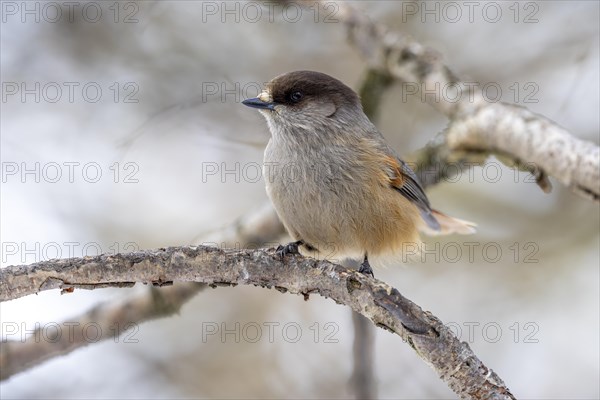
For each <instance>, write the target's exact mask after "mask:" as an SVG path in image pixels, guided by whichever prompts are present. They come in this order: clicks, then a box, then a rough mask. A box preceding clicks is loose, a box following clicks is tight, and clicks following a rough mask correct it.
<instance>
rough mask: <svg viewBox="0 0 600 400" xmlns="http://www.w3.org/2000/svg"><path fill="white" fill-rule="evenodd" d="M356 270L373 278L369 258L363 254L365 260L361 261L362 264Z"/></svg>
mask: <svg viewBox="0 0 600 400" xmlns="http://www.w3.org/2000/svg"><path fill="white" fill-rule="evenodd" d="M358 272H360V273H361V274H364V275H367V276H369V275H370V276H371V278H375V275H373V268H371V264H369V259H367V257H366V256H365V260H364V261H363V262H362V264H360V268H359V269H358Z"/></svg>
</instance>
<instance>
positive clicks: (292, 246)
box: [275, 240, 304, 258]
mask: <svg viewBox="0 0 600 400" xmlns="http://www.w3.org/2000/svg"><path fill="white" fill-rule="evenodd" d="M303 244H304V241H302V240H298V241H295V242H290V243H288V244H286V245H285V246H284V245H279V246H278V247H277V250H275V251H276V252H277V254H278V255H279V257H281V258H283V257H285V256H286V255H287V254H300V252H299V251H298V246H301V245H303Z"/></svg>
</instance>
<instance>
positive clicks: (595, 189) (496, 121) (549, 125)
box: [337, 2, 600, 201]
mask: <svg viewBox="0 0 600 400" xmlns="http://www.w3.org/2000/svg"><path fill="white" fill-rule="evenodd" d="M337 4H338V7H339V10H340V13H339V18H340V19H341V21H342V22H343V23H344V24H345V25H346V27H347V30H348V37H349V40H350V42H351V44H352V45H353V46H354V47H355V48H356V50H357V51H358V52H359V53H360V54H361V56H362V57H363V58H364V59H365V60H366V62H367V63H368V64H369V66H370V67H371V68H372V69H376V70H379V71H381V74H383V75H385V76H390V77H393V78H395V79H397V80H400V81H402V82H405V83H410V84H411V85H414V86H416V87H417V88H419V89H422V88H424V87H425V88H427V89H428V90H432V89H433V88H438V87H444V88H448V87H452V88H454V89H455V90H456V91H457V95H456V96H453V98H452V99H447V98H445V96H435V97H434V96H429V97H427V96H426V98H425V99H426V100H428V101H429V104H430V105H431V106H432V107H434V108H435V109H437V110H438V111H440V112H441V113H443V114H444V115H446V116H447V117H448V118H449V119H450V126H449V127H448V129H447V130H446V132H445V135H443V136H442V146H438V147H436V149H438V150H441V151H442V152H444V151H446V150H450V151H455V150H461V151H463V152H464V151H467V152H474V153H475V155H476V156H477V155H481V153H482V152H485V153H500V154H501V155H502V156H504V157H506V156H508V157H510V158H512V163H513V164H517V165H530V166H532V167H531V168H527V169H530V170H533V172H534V173H535V174H536V178H537V179H538V182H539V183H540V186H541V187H542V189H544V190H549V188H550V186H549V185H548V183H547V181H546V179H545V176H546V175H550V176H553V177H555V178H556V179H557V180H558V181H559V182H561V183H562V184H564V185H565V186H567V187H570V188H571V189H572V190H573V191H574V192H576V193H577V194H580V195H583V196H584V197H586V198H589V199H592V200H594V201H599V200H600V149H599V147H598V145H596V144H594V143H592V142H588V141H583V140H580V139H578V138H576V137H574V136H573V135H572V134H571V133H569V132H568V131H567V130H566V129H564V128H562V127H560V126H558V125H557V124H556V123H554V122H553V121H551V120H549V119H548V118H545V117H544V116H541V115H538V114H535V113H533V112H531V111H529V110H527V109H526V108H523V107H518V106H515V105H512V104H504V103H490V102H488V101H486V99H485V98H484V96H483V93H482V91H481V90H476V87H474V86H473V85H467V84H466V83H465V82H462V81H461V80H460V79H459V78H458V77H457V76H456V75H455V74H454V73H453V72H452V71H451V70H450V69H449V68H448V67H447V66H446V65H444V63H443V62H442V59H441V56H440V55H439V54H438V53H437V52H435V51H434V50H431V49H429V48H426V47H425V46H423V45H421V44H420V43H418V42H416V41H415V40H413V39H412V38H410V37H409V36H407V35H403V34H401V33H398V32H390V31H388V29H387V28H386V27H385V26H383V25H380V24H376V23H373V22H372V21H371V20H370V19H369V18H368V17H367V16H366V15H364V14H363V13H361V12H360V11H358V10H357V9H355V8H354V7H353V6H352V5H351V4H349V3H348V2H337ZM456 99H458V100H456ZM450 100H452V101H450ZM438 144H439V143H438ZM436 158H437V159H438V160H442V161H444V160H445V157H439V156H438V157H436ZM458 166H459V167H460V166H462V164H458ZM440 167H443V166H440Z"/></svg>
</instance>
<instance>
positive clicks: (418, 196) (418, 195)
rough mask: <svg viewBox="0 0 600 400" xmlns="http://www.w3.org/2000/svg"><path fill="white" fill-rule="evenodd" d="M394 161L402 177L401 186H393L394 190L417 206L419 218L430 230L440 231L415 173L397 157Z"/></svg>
mask: <svg viewBox="0 0 600 400" xmlns="http://www.w3.org/2000/svg"><path fill="white" fill-rule="evenodd" d="M396 160H398V164H399V165H400V171H401V172H402V175H403V178H404V179H403V181H402V185H400V187H398V186H393V188H394V189H396V190H397V191H399V192H400V193H401V194H402V195H403V196H404V197H406V198H407V199H409V200H410V201H411V202H412V203H413V204H414V205H416V206H417V208H418V209H419V211H420V212H421V217H422V218H423V220H425V222H427V225H429V227H430V228H431V229H434V230H436V231H439V230H440V229H441V227H440V223H439V222H438V220H437V219H436V218H435V217H434V216H433V214H432V213H431V205H430V203H429V199H428V198H427V195H426V194H425V191H424V190H423V187H422V186H421V183H420V182H419V178H418V177H417V175H416V174H415V172H414V171H413V170H412V169H411V168H410V167H409V166H408V164H406V163H405V162H404V161H402V160H401V159H400V158H399V157H397V156H396Z"/></svg>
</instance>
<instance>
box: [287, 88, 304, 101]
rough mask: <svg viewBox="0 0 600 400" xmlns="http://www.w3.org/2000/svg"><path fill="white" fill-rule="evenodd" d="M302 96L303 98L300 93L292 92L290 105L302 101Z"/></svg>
mask: <svg viewBox="0 0 600 400" xmlns="http://www.w3.org/2000/svg"><path fill="white" fill-rule="evenodd" d="M303 96H304V95H303V94H302V92H299V91H295V92H292V93H291V94H290V101H291V102H292V103H297V102H299V101H300V100H302V97H303Z"/></svg>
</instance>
